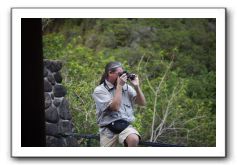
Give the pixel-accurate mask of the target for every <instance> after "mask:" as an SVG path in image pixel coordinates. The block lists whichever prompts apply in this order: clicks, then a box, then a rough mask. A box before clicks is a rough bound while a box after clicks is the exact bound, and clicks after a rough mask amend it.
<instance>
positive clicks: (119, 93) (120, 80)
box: [109, 74, 127, 111]
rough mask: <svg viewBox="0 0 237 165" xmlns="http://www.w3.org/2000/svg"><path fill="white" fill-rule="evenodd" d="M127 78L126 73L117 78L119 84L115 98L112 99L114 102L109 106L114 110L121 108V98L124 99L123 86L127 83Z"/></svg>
mask: <svg viewBox="0 0 237 165" xmlns="http://www.w3.org/2000/svg"><path fill="white" fill-rule="evenodd" d="M126 80H127V76H126V74H124V75H122V76H121V77H118V78H117V86H116V90H115V94H114V98H113V99H112V102H111V104H110V106H109V109H110V110H112V111H119V109H120V106H121V100H122V88H123V85H124V84H125V83H126Z"/></svg>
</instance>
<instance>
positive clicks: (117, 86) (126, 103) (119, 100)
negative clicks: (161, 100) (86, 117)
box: [92, 62, 146, 147]
mask: <svg viewBox="0 0 237 165" xmlns="http://www.w3.org/2000/svg"><path fill="white" fill-rule="evenodd" d="M127 81H130V83H131V84H132V86H133V88H132V87H131V86H130V85H128V84H127ZM92 96H93V98H94V100H95V103H96V116H97V123H98V125H99V127H100V129H99V131H100V145H101V146H103V147H111V146H116V144H117V142H119V143H121V144H123V145H124V146H128V147H136V146H137V145H138V143H139V139H140V135H139V133H138V132H137V130H136V129H135V128H134V127H132V125H131V123H132V122H133V121H134V120H135V117H134V115H133V105H134V103H136V104H138V105H141V106H144V105H145V102H146V101H145V97H144V95H143V93H142V91H141V89H140V86H139V79H138V76H137V75H133V77H131V75H129V74H127V73H124V70H123V68H122V65H121V63H120V62H110V63H108V64H107V65H106V66H105V72H104V74H103V76H102V78H101V81H100V85H99V86H97V87H96V88H95V90H94V93H93V95H92Z"/></svg>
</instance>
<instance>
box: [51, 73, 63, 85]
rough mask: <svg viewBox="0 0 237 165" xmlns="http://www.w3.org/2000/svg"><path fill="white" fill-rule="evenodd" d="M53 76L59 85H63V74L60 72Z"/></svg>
mask: <svg viewBox="0 0 237 165" xmlns="http://www.w3.org/2000/svg"><path fill="white" fill-rule="evenodd" d="M53 76H54V79H55V81H56V82H57V83H61V82H62V79H63V78H62V76H61V74H60V73H59V72H56V73H54V74H53Z"/></svg>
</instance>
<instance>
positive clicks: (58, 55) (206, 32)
mask: <svg viewBox="0 0 237 165" xmlns="http://www.w3.org/2000/svg"><path fill="white" fill-rule="evenodd" d="M42 30H43V52H44V58H46V59H53V60H61V61H63V69H62V76H63V85H64V86H65V87H66V88H67V99H68V101H69V103H70V110H71V113H72V116H73V121H74V126H75V128H76V131H77V132H78V133H81V134H84V133H85V134H97V133H98V126H97V124H96V118H95V104H94V101H93V99H92V97H91V94H92V93H93V90H94V88H95V87H96V86H97V85H98V83H99V80H100V78H101V75H102V73H103V71H104V66H105V64H107V63H108V62H110V61H120V62H122V63H123V65H124V68H125V69H126V70H127V71H129V72H133V73H136V74H138V75H139V78H140V84H141V88H142V90H143V92H144V95H145V97H146V100H147V106H146V107H136V111H135V116H136V121H135V123H134V126H135V127H136V128H137V129H138V131H139V132H140V134H141V135H142V139H143V140H145V141H152V142H162V143H169V144H178V145H185V146H207V147H209V146H215V145H216V56H215V54H216V52H215V50H216V20H215V19H141V18H140V19H118V18H117V19H43V27H42Z"/></svg>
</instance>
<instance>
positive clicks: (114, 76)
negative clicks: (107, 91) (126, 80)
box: [109, 67, 123, 83]
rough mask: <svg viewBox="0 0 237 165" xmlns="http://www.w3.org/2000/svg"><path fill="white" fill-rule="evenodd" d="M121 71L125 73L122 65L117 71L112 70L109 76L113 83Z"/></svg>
mask: <svg viewBox="0 0 237 165" xmlns="http://www.w3.org/2000/svg"><path fill="white" fill-rule="evenodd" d="M120 73H123V68H122V67H118V68H117V69H116V71H115V72H110V73H109V78H110V80H111V82H112V83H115V82H116V80H117V78H118V76H119V74H120Z"/></svg>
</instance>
